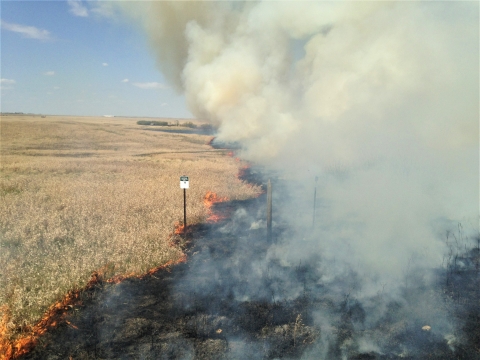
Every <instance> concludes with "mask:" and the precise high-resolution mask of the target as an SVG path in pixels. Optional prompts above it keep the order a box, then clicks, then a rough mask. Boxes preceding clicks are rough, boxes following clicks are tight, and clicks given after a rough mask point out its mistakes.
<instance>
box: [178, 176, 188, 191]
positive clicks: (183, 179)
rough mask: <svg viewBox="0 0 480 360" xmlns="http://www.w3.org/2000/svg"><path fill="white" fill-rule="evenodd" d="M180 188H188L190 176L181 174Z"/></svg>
mask: <svg viewBox="0 0 480 360" xmlns="http://www.w3.org/2000/svg"><path fill="white" fill-rule="evenodd" d="M180 189H188V176H180Z"/></svg>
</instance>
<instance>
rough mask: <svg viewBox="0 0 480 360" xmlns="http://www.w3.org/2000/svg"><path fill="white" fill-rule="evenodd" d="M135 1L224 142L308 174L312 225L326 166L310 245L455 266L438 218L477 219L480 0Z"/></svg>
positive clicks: (385, 263) (366, 259)
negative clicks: (446, 258)
mask: <svg viewBox="0 0 480 360" xmlns="http://www.w3.org/2000/svg"><path fill="white" fill-rule="evenodd" d="M121 6H122V8H123V10H125V13H128V14H129V16H133V17H134V18H135V19H136V20H138V21H139V22H140V23H141V24H142V26H143V27H144V29H145V31H146V33H147V35H148V38H149V40H150V43H151V46H152V49H153V51H154V53H155V55H156V58H157V60H158V66H159V69H160V70H161V71H162V72H163V74H164V75H165V76H166V77H167V78H168V79H169V80H170V82H171V83H172V84H173V85H174V86H175V87H176V88H177V89H178V90H179V91H181V92H183V93H184V94H185V96H186V99H187V102H188V106H189V109H190V110H191V111H192V113H194V114H195V115H196V116H197V117H199V118H202V119H206V120H209V121H210V122H212V123H214V124H215V125H217V126H218V127H219V132H218V139H219V140H223V141H231V142H238V143H240V144H241V145H242V148H243V150H242V156H243V157H244V158H246V159H249V160H253V161H254V162H256V163H261V164H264V165H268V166H270V167H272V168H276V169H281V171H282V173H283V174H286V176H288V177H289V178H290V179H292V180H299V182H298V183H296V185H295V186H294V189H293V190H294V191H295V193H296V196H297V201H296V203H297V205H298V209H297V210H298V211H296V212H295V213H296V214H299V216H297V217H292V216H290V218H292V219H294V221H293V222H294V223H295V224H297V225H299V226H301V227H305V226H308V225H307V224H308V223H309V222H311V215H310V214H311V203H312V199H311V198H312V192H313V191H312V190H313V187H314V185H315V184H314V181H313V179H314V177H315V176H319V177H320V180H319V182H318V187H319V188H318V194H319V199H320V200H319V203H320V204H321V205H322V206H323V208H320V209H319V211H318V216H319V217H318V221H317V223H318V224H317V235H318V236H317V238H318V239H319V240H318V242H319V243H316V242H315V243H313V244H311V245H310V246H312V247H314V248H315V247H318V246H320V244H322V246H324V248H323V249H322V251H324V252H325V253H329V252H331V253H332V256H336V257H338V256H340V257H344V259H343V260H344V261H347V262H348V263H351V264H354V263H356V264H359V263H361V264H364V265H365V268H368V269H369V270H373V271H374V272H375V273H387V274H389V276H390V275H392V274H400V273H402V269H403V270H404V268H405V267H406V265H405V264H407V263H408V261H409V259H410V258H411V257H412V256H413V254H414V253H420V254H423V260H422V261H424V265H425V266H426V267H429V266H436V265H438V264H439V263H440V262H441V256H442V251H443V248H442V247H441V246H439V236H438V235H439V234H438V233H439V232H441V231H443V228H442V227H441V226H437V225H438V222H439V221H441V220H442V221H444V222H445V221H463V222H465V221H466V222H468V226H469V227H470V228H471V229H473V231H478V200H479V196H478V185H479V183H478V175H479V170H478V134H479V130H478V98H479V92H478V77H479V71H478V66H479V65H478V64H479V61H478V60H479V58H478V54H479V45H478V44H479V41H478V34H479V31H478V22H479V19H478V3H476V2H323V1H318V2H315V1H312V2H311V1H308V2H293V1H292V2H290V1H285V2H283V1H279V2H269V1H261V2H206V1H205V2H204V1H192V2H183V1H177V2H167V1H161V2H142V3H139V2H133V3H123V4H122V5H121ZM299 184H303V185H304V186H303V187H302V185H299ZM327 205H328V207H327ZM307 207H308V210H305V209H306V208H307ZM302 209H303V211H302ZM322 209H323V210H322ZM279 211H280V210H279ZM288 211H289V212H290V209H289V210H288ZM436 224H437V225H436ZM347 248H348V249H349V250H348V251H347V250H346V249H347ZM297 252H300V255H299V256H300V257H301V256H302V251H300V250H297ZM342 254H343V255H342ZM346 254H349V255H348V256H347V255H346Z"/></svg>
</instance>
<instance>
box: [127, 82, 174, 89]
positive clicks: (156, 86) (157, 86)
mask: <svg viewBox="0 0 480 360" xmlns="http://www.w3.org/2000/svg"><path fill="white" fill-rule="evenodd" d="M133 86H136V87H139V88H140V89H166V88H167V86H166V85H164V84H162V83H158V82H147V83H133Z"/></svg>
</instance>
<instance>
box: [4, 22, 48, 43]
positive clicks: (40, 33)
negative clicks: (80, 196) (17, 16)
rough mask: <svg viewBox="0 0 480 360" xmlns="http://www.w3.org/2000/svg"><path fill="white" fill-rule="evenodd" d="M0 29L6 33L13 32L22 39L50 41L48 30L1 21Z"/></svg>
mask: <svg viewBox="0 0 480 360" xmlns="http://www.w3.org/2000/svg"><path fill="white" fill-rule="evenodd" d="M1 25H2V28H3V29H5V30H8V31H13V32H16V33H19V34H21V35H22V36H23V37H26V38H30V39H37V40H51V39H52V38H51V36H50V32H49V31H48V30H44V29H39V28H36V27H35V26H27V25H20V24H14V23H9V22H5V21H3V20H1Z"/></svg>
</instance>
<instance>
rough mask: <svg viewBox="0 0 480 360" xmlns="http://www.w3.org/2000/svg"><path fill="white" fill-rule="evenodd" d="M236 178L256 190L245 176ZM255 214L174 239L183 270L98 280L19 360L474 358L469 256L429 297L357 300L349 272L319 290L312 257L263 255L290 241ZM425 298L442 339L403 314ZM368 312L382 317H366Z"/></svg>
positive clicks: (232, 209)
mask: <svg viewBox="0 0 480 360" xmlns="http://www.w3.org/2000/svg"><path fill="white" fill-rule="evenodd" d="M245 176H249V177H250V178H256V179H257V181H258V182H261V181H259V180H258V174H256V173H255V172H254V171H252V170H251V169H250V170H248V171H247V173H246V175H245ZM275 185H276V188H277V189H281V186H282V185H281V183H280V182H277V183H276V184H275ZM265 208H266V206H265V195H262V196H260V197H259V198H257V199H250V200H244V201H232V202H222V203H217V204H215V205H214V208H213V211H214V212H215V213H216V214H220V215H224V216H220V217H219V219H220V220H218V221H217V222H208V223H204V224H199V225H194V226H192V227H189V228H188V231H187V234H186V235H185V236H184V237H183V238H182V243H183V246H184V247H185V252H186V254H187V261H186V262H185V263H180V264H177V265H172V266H169V267H168V268H166V269H162V270H159V271H157V272H156V273H153V274H150V275H148V276H145V277H143V278H141V279H140V278H129V279H126V280H124V281H122V282H120V283H118V284H110V283H107V282H102V281H101V280H100V281H98V282H97V284H96V285H95V286H94V287H92V288H90V289H89V290H88V291H86V292H85V293H83V294H82V303H81V305H78V306H75V307H74V308H73V309H70V310H68V312H67V313H66V316H65V318H64V321H62V322H61V323H60V324H59V325H58V326H57V327H56V328H54V329H51V330H50V331H49V332H47V334H45V335H44V336H42V337H41V338H40V339H39V342H38V344H37V346H36V347H35V348H34V349H33V350H32V351H31V352H30V353H28V354H26V355H25V356H23V357H21V358H22V359H67V358H71V359H134V358H135V359H136V358H139V359H280V358H283V359H318V358H325V359H405V358H407V359H427V358H431V359H478V358H480V353H479V350H480V349H479V345H478V344H479V343H480V311H479V310H480V308H479V304H478V292H479V288H478V285H479V269H478V260H479V254H478V248H473V249H470V250H469V251H466V252H465V253H464V254H463V255H461V256H460V255H457V256H456V259H454V260H453V258H452V261H451V263H449V264H450V265H448V266H447V267H446V268H445V269H441V270H438V272H437V274H436V276H437V278H436V287H435V289H433V290H432V289H430V288H426V287H425V285H424V284H422V283H421V282H418V284H415V285H411V286H410V288H409V289H408V290H405V291H404V293H403V296H402V297H401V298H396V299H388V300H387V299H385V298H382V296H381V295H378V296H377V297H375V298H370V299H368V301H367V300H365V299H360V298H357V297H356V296H355V294H354V293H352V292H351V291H349V290H347V289H351V288H352V287H351V286H348V285H347V284H348V283H355V282H361V280H360V279H358V276H357V275H356V274H354V273H351V274H350V276H349V277H348V278H340V277H339V278H337V279H336V281H335V283H336V288H333V287H332V286H331V285H326V284H325V282H324V281H322V278H323V277H324V276H325V273H324V270H322V266H321V265H320V264H321V262H322V258H321V256H317V255H315V256H312V257H311V258H308V259H305V260H304V261H302V262H299V263H297V264H294V265H292V264H286V263H284V262H282V261H281V259H279V258H278V257H276V256H274V255H272V253H271V249H272V247H275V246H277V245H278V244H275V240H276V239H277V241H280V240H278V239H287V238H289V237H291V236H295V234H294V233H291V234H290V233H289V231H290V230H289V228H288V226H287V225H286V224H283V223H282V221H281V219H277V222H276V223H275V227H274V236H273V239H274V243H272V244H270V243H268V242H267V241H266V230H265V227H264V226H263V224H264V223H265V221H264V218H265V215H264V214H265ZM282 241H283V240H282ZM460 263H462V264H467V265H466V266H460V265H459V264H460ZM457 265H458V266H457ZM338 288H340V289H341V290H338ZM431 291H437V292H438V293H441V294H442V295H441V296H442V299H443V301H444V309H442V311H444V312H447V313H448V317H449V319H450V320H451V321H452V322H453V323H454V324H455V326H454V328H455V330H454V332H453V333H452V335H450V336H443V335H442V334H439V333H438V332H437V331H436V329H434V328H432V329H427V328H425V326H426V325H428V324H425V323H424V322H422V321H423V320H422V319H415V318H412V317H410V316H409V315H408V313H409V311H410V310H411V308H412V306H419V307H420V306H422V304H421V302H422V301H423V300H422V299H423V297H422V296H420V295H419V294H423V293H428V292H431ZM376 306H377V307H380V306H384V307H385V311H383V312H382V314H381V316H377V317H376V318H375V319H373V320H372V318H371V316H370V315H369V313H370V312H371V308H372V307H376ZM326 323H328V325H325V324H326ZM366 339H368V342H370V343H371V344H370V345H367V344H366V343H367V340H366Z"/></svg>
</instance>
